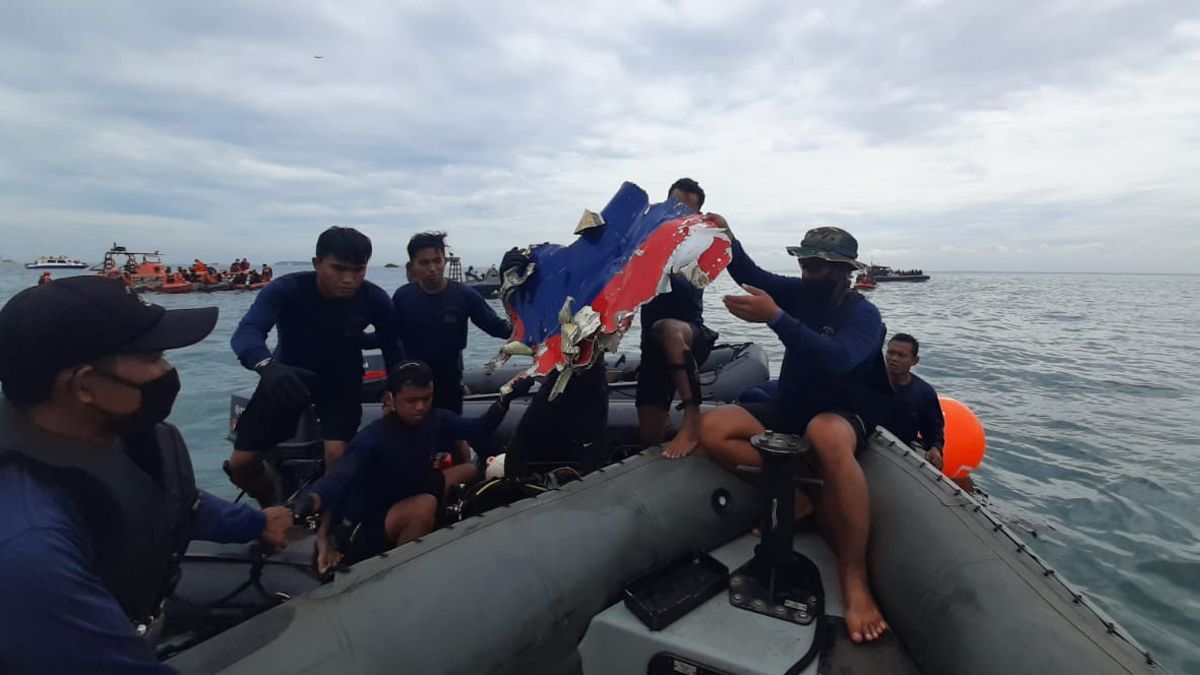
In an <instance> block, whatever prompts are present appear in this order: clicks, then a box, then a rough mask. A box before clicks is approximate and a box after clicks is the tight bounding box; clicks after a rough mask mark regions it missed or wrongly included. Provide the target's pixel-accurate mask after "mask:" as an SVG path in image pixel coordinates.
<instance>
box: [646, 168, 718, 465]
mask: <svg viewBox="0 0 1200 675" xmlns="http://www.w3.org/2000/svg"><path fill="white" fill-rule="evenodd" d="M667 197H668V199H674V200H676V201H678V202H680V203H681V204H685V205H686V206H687V207H688V208H689V209H691V210H692V211H693V212H695V213H699V212H700V208H701V207H702V206H704V190H703V189H702V188H701V187H700V184H699V183H697V182H696V181H694V180H692V179H691V178H680V179H679V180H677V181H675V182H674V183H673V184H672V185H671V187H670V189H669V190H668V191H667ZM669 278H670V283H671V290H670V291H669V292H667V293H661V294H659V295H657V296H655V297H654V299H653V300H651V301H650V302H648V303H646V304H645V305H642V312H641V325H642V340H641V351H642V354H641V357H642V358H641V366H640V367H639V369H638V379H637V395H636V402H637V416H638V435H639V437H640V438H639V440H640V441H641V444H642V447H650V446H652V445H657V444H659V443H662V442H663V441H664V440H666V438H667V427H668V424H669V423H668V416H667V413H668V411H669V410H670V408H671V400H672V399H673V398H674V396H675V393H676V392H678V393H679V400H680V406H681V407H682V408H683V421H682V422H681V423H680V426H679V431H678V432H676V434H675V437H674V438H672V439H671V441H670V442H669V443H667V445H666V446H665V447H664V448H663V454H664V455H666V456H667V457H682V456H684V455H687V454H689V453H691V452H692V451H693V450H695V449H696V446H697V445H698V444H699V443H700V388H699V379H698V377H697V375H696V368H697V367H698V366H699V365H700V364H702V363H704V361H705V360H706V359H707V358H708V355H709V353H710V352H712V348H713V345H714V344H716V341H717V334H716V333H715V332H713V331H712V330H709V328H708V327H707V326H705V325H704V289H703V288H699V287H697V286H696V285H695V284H693V283H691V282H690V281H688V280H687V279H686V278H684V277H683V275H680V274H671V275H670V277H669Z"/></svg>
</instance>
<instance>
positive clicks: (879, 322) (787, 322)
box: [727, 240, 883, 400]
mask: <svg viewBox="0 0 1200 675" xmlns="http://www.w3.org/2000/svg"><path fill="white" fill-rule="evenodd" d="M727 271H728V272H729V275H730V276H731V277H733V280H734V281H736V282H738V283H739V284H749V285H751V286H755V287H757V288H760V289H762V290H764V291H766V293H767V294H768V295H770V296H771V299H773V300H774V301H775V304H777V305H779V308H780V309H781V310H783V311H782V312H780V314H779V316H777V317H775V319H774V320H772V321H771V322H770V324H768V325H769V326H770V328H771V330H773V331H775V334H776V335H778V336H779V340H780V341H781V342H783V346H784V348H785V350H784V354H783V365H782V366H781V367H780V372H779V397H780V398H781V399H785V400H786V399H793V398H801V395H802V393H803V391H804V388H805V386H806V383H807V382H809V381H810V380H811V379H812V375H813V374H822V375H842V374H845V373H849V372H850V371H852V370H854V369H855V368H857V367H858V366H859V365H861V364H862V363H863V362H864V361H866V360H867V359H868V358H870V357H871V356H873V355H876V356H877V355H878V354H879V350H880V345H881V341H882V336H883V334H882V331H883V319H882V317H880V315H879V310H878V309H877V308H876V307H875V305H873V304H871V303H870V302H868V301H866V300H863V301H860V302H858V303H856V304H855V306H854V307H853V309H852V310H851V314H850V316H849V317H848V320H847V322H846V325H844V326H842V327H841V328H840V329H838V330H836V331H831V332H829V333H826V332H817V331H815V330H813V329H812V328H809V327H808V326H807V325H806V324H805V323H804V322H803V321H802V320H801V319H799V318H797V317H799V316H803V315H805V314H806V313H810V312H811V311H812V307H810V306H809V305H810V304H811V301H810V300H809V298H808V294H807V293H805V288H804V284H805V282H804V280H803V279H800V278H798V277H786V276H783V275H779V274H773V273H771V272H767V271H766V270H763V269H761V268H759V267H758V266H757V265H755V264H754V261H753V260H751V259H750V256H749V255H747V254H746V251H745V249H743V248H742V244H741V242H739V241H737V240H734V242H733V259H732V260H731V261H730V263H729V267H728V268H727Z"/></svg>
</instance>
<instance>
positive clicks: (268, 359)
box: [253, 356, 274, 370]
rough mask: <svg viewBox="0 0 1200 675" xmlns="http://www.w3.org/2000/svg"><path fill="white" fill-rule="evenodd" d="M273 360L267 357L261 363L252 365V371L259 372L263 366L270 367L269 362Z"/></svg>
mask: <svg viewBox="0 0 1200 675" xmlns="http://www.w3.org/2000/svg"><path fill="white" fill-rule="evenodd" d="M273 360H274V359H273V358H271V357H270V356H268V357H267V358H265V359H263V360H262V361H259V362H258V363H256V364H254V368H253V370H259V369H261V368H263V367H265V366H269V365H271V362H272V361H273Z"/></svg>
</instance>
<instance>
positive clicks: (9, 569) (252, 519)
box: [0, 464, 266, 674]
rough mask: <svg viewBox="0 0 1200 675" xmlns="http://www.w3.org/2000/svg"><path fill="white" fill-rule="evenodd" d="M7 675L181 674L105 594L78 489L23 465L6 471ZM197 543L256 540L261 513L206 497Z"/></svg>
mask: <svg viewBox="0 0 1200 675" xmlns="http://www.w3.org/2000/svg"><path fill="white" fill-rule="evenodd" d="M0 513H3V514H4V517H3V518H0V598H3V602H0V672H4V673H155V674H158V673H172V672H175V671H174V670H173V669H171V668H168V667H167V666H164V665H162V664H160V663H159V662H158V660H157V659H155V657H154V654H153V653H152V652H151V651H150V649H149V647H147V645H146V643H145V641H144V640H142V639H141V638H140V637H138V636H137V635H136V634H135V633H134V631H133V626H132V624H131V623H130V622H129V619H128V618H126V616H125V613H124V612H123V611H122V610H121V606H120V604H119V603H118V602H117V600H116V598H114V597H113V596H112V594H111V593H109V592H108V590H107V589H106V588H105V587H104V584H103V583H101V581H100V578H99V577H98V576H97V575H96V572H95V570H94V568H93V566H92V561H93V559H94V557H95V552H94V549H93V542H92V538H91V534H90V531H89V530H88V528H87V526H86V524H85V522H84V519H83V514H82V513H81V512H80V511H79V508H78V506H77V505H76V502H75V500H74V499H72V498H71V495H70V494H69V492H68V491H67V490H66V489H65V488H62V487H60V486H57V485H54V484H52V483H48V482H46V481H45V480H43V479H40V478H37V477H36V476H34V475H33V474H31V473H30V472H29V471H27V470H26V469H25V468H23V467H22V466H20V465H18V464H5V465H0ZM193 517H194V522H193V526H192V538H193V539H203V540H207V541H215V542H219V543H243V542H248V541H252V540H254V539H257V538H258V537H259V535H260V534H261V533H262V530H263V527H264V526H265V524H266V517H265V516H264V515H263V514H262V512H261V511H258V510H257V509H254V508H251V507H249V506H247V505H245V504H231V503H229V502H226V501H224V500H221V499H218V498H217V497H213V496H212V495H209V494H207V493H205V492H201V493H200V499H199V501H198V502H197V505H196V508H195V511H194V512H193Z"/></svg>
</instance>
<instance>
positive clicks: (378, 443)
mask: <svg viewBox="0 0 1200 675" xmlns="http://www.w3.org/2000/svg"><path fill="white" fill-rule="evenodd" d="M531 384H532V380H528V379H526V380H522V383H521V384H520V386H515V387H514V389H515V390H516V393H514V394H509V395H506V396H502V397H501V398H500V399H499V400H498V401H497V402H496V403H494V404H492V406H491V407H490V408H488V410H487V412H486V413H484V414H483V416H481V417H478V418H472V419H468V418H463V417H459V415H458V414H456V413H453V412H450V411H448V410H445V409H440V408H436V407H435V406H434V405H433V399H434V396H436V394H437V386H436V384H435V383H434V379H433V373H432V371H431V370H430V369H429V366H427V365H426V364H425V363H423V362H421V361H406V362H404V363H401V364H399V365H398V366H396V367H395V368H394V369H393V370H392V371H391V372H390V373H389V374H388V392H387V393H386V394H385V396H384V409H385V414H384V417H383V418H382V419H380V420H377V421H375V422H372V423H371V424H369V425H367V426H366V427H365V428H363V430H362V432H360V433H359V434H358V435H357V436H355V437H354V440H352V441H351V442H350V447H349V448H348V449H347V450H346V455H345V457H343V458H342V461H341V462H340V463H339V464H338V466H337V468H336V469H334V470H333V471H331V472H329V473H328V474H326V475H325V477H324V478H322V479H321V480H319V481H317V482H316V484H314V485H313V486H312V488H311V489H310V490H309V492H308V493H307V494H305V495H303V496H302V497H301V498H300V499H299V500H297V503H296V507H295V508H296V515H297V516H300V517H306V516H308V515H311V514H312V513H316V512H319V511H324V515H323V517H322V522H321V529H320V532H319V535H318V543H317V551H318V554H317V567H318V570H319V571H320V572H322V573H324V572H325V571H327V570H328V569H329V568H330V567H332V566H334V565H336V564H337V563H338V562H339V561H340V560H341V559H342V556H345V558H346V560H347V562H350V563H354V562H357V561H359V560H362V559H364V558H368V557H370V556H373V555H378V554H379V553H382V552H384V551H386V550H388V549H391V548H393V547H395V546H399V545H400V544H403V543H406V542H409V541H412V540H413V539H416V538H417V537H421V536H424V535H426V534H429V533H430V532H432V531H433V528H434V524H435V522H436V520H437V508H438V505H439V504H441V503H442V500H443V498H444V497H445V490H446V487H447V486H448V485H454V484H456V483H469V482H472V481H473V480H474V479H475V477H476V474H477V472H478V469H477V468H476V466H475V465H474V464H472V463H470V462H469V461H467V458H466V457H463V456H459V457H456V460H457V462H458V463H457V465H455V466H452V467H450V468H448V469H445V470H444V471H440V470H438V469H436V468H434V467H433V459H434V452H435V451H436V450H437V449H438V448H440V447H442V446H443V445H444V444H446V443H448V442H450V441H453V440H456V439H467V440H474V441H484V440H486V439H487V438H488V437H489V436H490V435H491V434H492V432H494V431H495V430H496V427H498V426H499V425H500V422H501V421H503V419H504V414H505V413H506V412H507V411H508V403H509V400H510V399H511V398H512V396H514V395H519V394H520V393H522V392H524V391H527V390H528V386H529V385H531Z"/></svg>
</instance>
